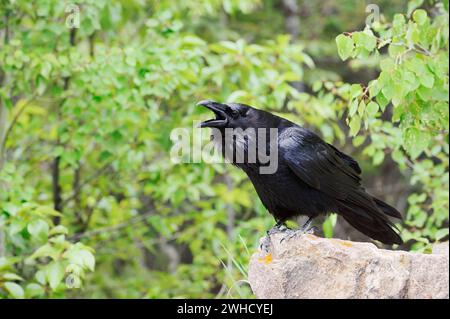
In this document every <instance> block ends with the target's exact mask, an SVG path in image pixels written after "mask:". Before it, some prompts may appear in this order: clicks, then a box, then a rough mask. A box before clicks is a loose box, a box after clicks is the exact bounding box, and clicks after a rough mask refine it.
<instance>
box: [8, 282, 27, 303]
mask: <svg viewBox="0 0 450 319" xmlns="http://www.w3.org/2000/svg"><path fill="white" fill-rule="evenodd" d="M3 285H4V287H5V288H6V290H7V291H8V292H9V293H10V295H11V296H13V297H14V298H15V299H23V298H24V297H25V292H24V291H23V288H22V287H21V286H19V285H18V284H16V283H15V282H11V281H7V282H5V283H4V284H3Z"/></svg>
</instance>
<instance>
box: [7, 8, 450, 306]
mask: <svg viewBox="0 0 450 319" xmlns="http://www.w3.org/2000/svg"><path fill="white" fill-rule="evenodd" d="M71 3H72V2H65V1H57V0H40V1H24V0H1V1H0V17H1V22H0V30H1V31H0V35H1V44H0V84H1V88H0V297H4V298H23V297H26V298H62V297H86V298H93V297H99V298H104V297H115V298H142V297H144V298H158V297H159V298H161V297H164V298H167V297H168V298H170V297H183V298H194V297H199V298H206V297H220V298H223V297H251V296H252V295H251V291H250V289H249V286H248V283H247V282H246V267H247V262H248V259H249V256H250V255H251V253H252V252H253V251H254V250H255V248H256V247H257V246H258V239H259V238H260V237H261V236H262V235H263V234H264V232H265V230H267V229H268V228H270V227H271V226H272V223H273V220H272V218H271V217H270V216H269V215H268V214H267V212H266V211H265V209H264V207H263V206H262V204H261V203H260V201H259V199H258V198H257V196H256V194H255V192H254V190H253V188H252V186H251V184H250V183H249V181H248V180H247V179H246V177H245V176H244V174H243V173H242V172H239V171H237V170H236V169H234V168H231V167H228V166H225V165H220V164H214V165H206V164H202V163H198V164H178V165H176V164H174V163H172V162H171V161H170V158H169V153H170V148H171V146H172V142H171V141H170V138H169V136H170V132H171V130H172V129H173V128H177V127H188V128H191V127H192V121H193V120H199V119H201V118H205V117H206V116H208V115H206V114H204V112H203V111H201V110H200V109H198V108H196V107H195V106H194V105H195V102H196V101H199V100H202V99H205V98H211V99H216V100H219V101H235V102H236V101H239V102H243V103H249V104H251V105H254V106H257V107H260V108H265V109H268V110H271V111H273V112H276V113H278V114H281V115H282V116H285V117H288V118H290V119H292V120H294V121H295V122H297V123H299V124H302V125H305V126H307V127H309V128H311V129H313V130H315V131H316V132H318V133H320V134H321V135H322V136H323V137H324V138H325V139H326V140H327V141H329V142H333V143H334V144H335V145H337V146H339V147H341V148H343V149H344V150H345V151H346V152H348V153H350V154H352V155H353V156H355V157H356V158H357V159H358V160H359V161H360V163H361V164H362V166H363V170H364V171H365V172H366V175H365V176H364V181H365V184H366V185H367V186H368V189H369V190H370V191H372V192H373V193H375V194H377V195H379V196H381V197H383V198H384V199H386V200H387V201H388V202H391V203H393V204H395V205H396V206H397V207H398V208H400V209H402V210H403V212H404V215H405V221H404V223H402V224H401V225H399V227H400V228H401V230H402V236H403V238H404V239H405V245H404V247H401V248H403V249H413V250H421V251H425V252H426V251H427V250H428V248H429V244H430V243H433V242H435V241H439V240H445V239H446V238H448V208H449V207H448V205H449V198H448V188H449V181H448V154H449V147H448V130H449V127H448V126H449V124H448V121H449V120H448V70H449V66H448V1H443V2H441V1H420V0H413V1H410V2H407V1H400V0H399V1H375V3H376V4H377V5H378V6H379V8H380V16H379V19H377V20H376V21H375V22H374V23H372V24H371V25H370V26H367V25H366V22H365V21H366V18H367V16H368V15H369V13H367V12H366V11H365V9H366V3H365V1H361V0H340V1H320V2H319V1H317V2H312V1H297V5H298V8H297V9H298V11H297V12H294V13H295V14H293V13H292V12H291V11H289V10H288V9H287V1H281V0H280V1H276V0H242V1H235V0H224V1H218V0H211V1H191V0H185V1H166V0H161V1H143V0H132V1H124V0H122V1H121V0H115V1H106V0H85V1H74V2H73V3H76V4H77V5H78V6H79V8H80V12H79V18H80V27H79V28H77V29H70V28H68V27H67V26H66V22H67V20H68V19H70V18H71V17H73V16H71V14H73V12H70V10H69V11H68V10H67V8H70V4H71ZM293 15H294V18H296V19H298V21H300V27H299V28H298V29H299V31H300V33H299V34H297V33H296V32H295V31H296V30H292V28H291V27H290V25H289V23H287V22H288V21H289V19H290V18H292V16H293ZM297 31H298V30H297ZM339 58H341V59H342V60H344V61H342V60H340V59H339ZM339 225H343V224H342V221H340V220H339V219H337V218H336V216H333V215H331V217H330V218H328V219H327V220H326V221H325V223H324V225H323V231H324V234H325V235H326V236H332V235H334V236H338V237H344V238H346V237H347V236H349V237H350V238H353V239H356V240H360V239H362V240H365V239H366V238H361V237H358V236H359V235H354V234H353V235H352V234H349V233H348V232H340V231H339V227H338V226H339Z"/></svg>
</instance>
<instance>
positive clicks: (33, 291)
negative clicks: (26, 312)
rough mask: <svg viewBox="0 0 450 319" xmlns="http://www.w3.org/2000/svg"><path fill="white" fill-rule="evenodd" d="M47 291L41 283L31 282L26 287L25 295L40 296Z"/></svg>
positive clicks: (28, 296) (30, 296) (29, 296)
mask: <svg viewBox="0 0 450 319" xmlns="http://www.w3.org/2000/svg"><path fill="white" fill-rule="evenodd" d="M44 293H45V290H44V288H43V287H42V286H41V285H38V284H35V283H31V284H28V285H27V286H26V287H25V296H26V297H27V298H33V297H39V296H42V295H43V294H44Z"/></svg>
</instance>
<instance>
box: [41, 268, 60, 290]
mask: <svg viewBox="0 0 450 319" xmlns="http://www.w3.org/2000/svg"><path fill="white" fill-rule="evenodd" d="M45 278H46V279H47V282H48V283H49V285H50V288H52V290H55V289H56V288H57V287H58V285H59V284H60V283H61V281H62V280H63V278H64V266H63V265H62V263H61V262H58V261H54V262H52V263H50V264H48V265H47V266H46V267H45Z"/></svg>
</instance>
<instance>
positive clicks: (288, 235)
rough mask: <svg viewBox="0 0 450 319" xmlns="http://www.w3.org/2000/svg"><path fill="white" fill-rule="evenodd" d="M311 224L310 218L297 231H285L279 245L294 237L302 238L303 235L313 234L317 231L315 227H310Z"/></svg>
mask: <svg viewBox="0 0 450 319" xmlns="http://www.w3.org/2000/svg"><path fill="white" fill-rule="evenodd" d="M311 223H312V218H309V219H308V220H307V221H306V223H305V224H304V225H303V226H302V227H300V228H299V229H296V230H291V229H289V230H288V231H286V235H285V236H283V238H281V240H280V243H282V242H283V241H285V240H290V239H292V238H294V237H299V236H302V235H304V234H314V231H317V228H316V227H315V226H312V227H311Z"/></svg>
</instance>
